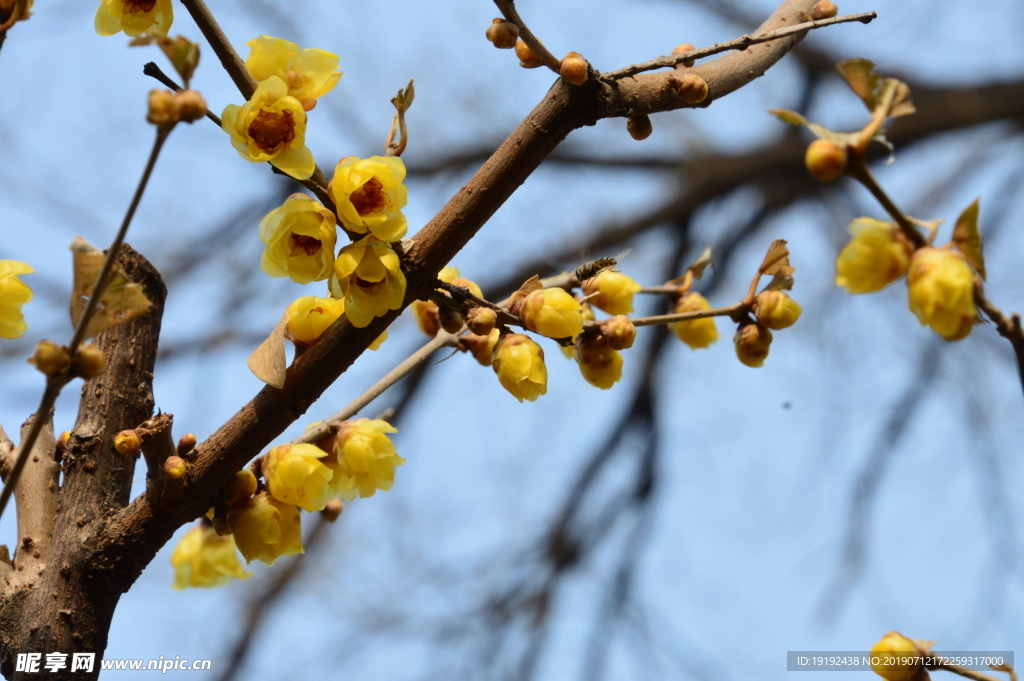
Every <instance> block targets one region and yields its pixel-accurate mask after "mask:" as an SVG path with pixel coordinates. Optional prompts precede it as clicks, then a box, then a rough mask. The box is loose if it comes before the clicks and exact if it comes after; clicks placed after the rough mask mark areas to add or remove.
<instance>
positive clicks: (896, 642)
mask: <svg viewBox="0 0 1024 681" xmlns="http://www.w3.org/2000/svg"><path fill="white" fill-rule="evenodd" d="M887 662H888V663H891V664H886V663H887ZM871 668H872V669H874V670H875V673H876V674H878V675H879V676H881V677H882V678H883V679H886V680H887V681H909V680H910V679H912V678H913V677H914V676H915V675H916V674H917V671H918V670H919V669H920V668H921V658H920V655H919V653H918V650H917V646H915V645H914V642H913V641H911V640H910V639H909V638H907V637H906V636H904V635H903V634H901V633H899V632H898V631H890V632H889V633H888V634H886V635H885V636H883V637H882V640H880V641H879V642H878V643H876V644H875V645H874V647H873V648H872V649H871Z"/></svg>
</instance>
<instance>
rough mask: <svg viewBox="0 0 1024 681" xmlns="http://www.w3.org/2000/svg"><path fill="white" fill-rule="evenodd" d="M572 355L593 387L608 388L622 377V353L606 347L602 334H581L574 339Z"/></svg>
mask: <svg viewBox="0 0 1024 681" xmlns="http://www.w3.org/2000/svg"><path fill="white" fill-rule="evenodd" d="M573 356H574V357H575V359H576V363H577V364H578V365H579V367H580V373H581V374H583V378H585V379H586V381H587V383H589V384H590V385H592V386H594V387H597V388H600V389H601V390H608V389H609V388H611V387H612V386H613V385H615V384H616V383H618V382H619V379H621V378H622V355H621V354H620V353H619V352H618V351H617V350H613V349H612V348H610V347H608V343H607V342H606V341H605V339H604V337H603V336H600V335H591V334H589V333H587V334H583V335H581V336H580V337H579V338H577V339H576V345H575V350H574V352H573Z"/></svg>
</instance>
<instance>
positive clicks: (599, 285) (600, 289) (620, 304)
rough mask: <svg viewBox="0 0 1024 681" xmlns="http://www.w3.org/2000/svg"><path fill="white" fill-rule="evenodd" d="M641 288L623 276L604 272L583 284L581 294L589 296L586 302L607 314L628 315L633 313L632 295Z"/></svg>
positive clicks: (612, 271)
mask: <svg viewBox="0 0 1024 681" xmlns="http://www.w3.org/2000/svg"><path fill="white" fill-rule="evenodd" d="M641 288H643V287H642V286H640V284H638V283H636V282H635V281H633V280H632V279H630V278H629V277H627V276H626V275H625V274H622V273H621V272H616V271H614V270H604V271H603V272H601V273H600V274H598V275H597V276H596V277H594V278H592V279H587V280H586V281H585V282H583V293H585V294H586V295H587V296H590V295H592V294H594V293H596V294H597V295H595V296H593V297H592V298H587V301H588V302H589V303H590V304H591V305H593V306H594V307H596V308H599V309H601V310H604V311H605V312H607V313H608V314H629V313H630V312H632V311H633V295H634V294H635V293H636V292H637V291H639V290H640V289H641Z"/></svg>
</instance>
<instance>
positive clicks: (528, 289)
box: [519, 274, 544, 295]
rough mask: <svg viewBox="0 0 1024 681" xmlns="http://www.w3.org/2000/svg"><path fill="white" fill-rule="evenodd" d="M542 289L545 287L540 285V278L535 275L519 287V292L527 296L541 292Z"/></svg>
mask: <svg viewBox="0 0 1024 681" xmlns="http://www.w3.org/2000/svg"><path fill="white" fill-rule="evenodd" d="M542 288H544V285H543V284H541V283H540V277H539V276H537V275H536V274H535V275H533V276H532V277H530V278H529V279H527V280H526V281H524V282H523V285H522V286H520V287H519V290H520V291H521V292H522V293H524V294H526V295H530V294H531V293H533V292H534V291H539V290H541V289H542Z"/></svg>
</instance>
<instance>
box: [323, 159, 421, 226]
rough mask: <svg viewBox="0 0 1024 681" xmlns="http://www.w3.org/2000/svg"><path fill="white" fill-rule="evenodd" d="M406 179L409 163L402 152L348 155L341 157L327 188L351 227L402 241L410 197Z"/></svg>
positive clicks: (340, 214) (339, 213)
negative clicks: (403, 182) (406, 163)
mask: <svg viewBox="0 0 1024 681" xmlns="http://www.w3.org/2000/svg"><path fill="white" fill-rule="evenodd" d="M404 179H405V163H403V162H402V159H401V158H399V157H398V156H371V157H370V158H366V159H360V158H357V157H355V156H348V157H346V158H343V159H341V160H340V161H338V166H337V167H336V168H335V169H334V177H333V178H331V182H330V184H328V185H327V191H328V192H329V193H330V195H331V198H332V199H334V203H335V205H337V207H338V217H339V218H341V222H342V224H344V225H345V227H346V228H347V229H349V230H351V231H353V232H356V233H357V234H366V233H367V232H369V233H370V234H373V235H374V236H375V237H377V238H378V239H381V240H383V241H398V240H399V239H401V238H402V237H403V236H405V231H406V229H407V225H406V221H405V215H404V214H403V213H402V208H404V207H405V204H406V201H407V190H406V188H405V185H404V184H402V180H404Z"/></svg>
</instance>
